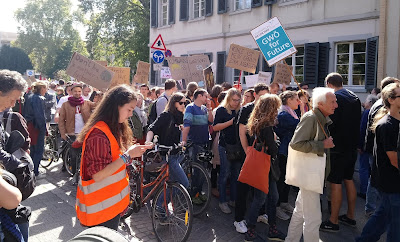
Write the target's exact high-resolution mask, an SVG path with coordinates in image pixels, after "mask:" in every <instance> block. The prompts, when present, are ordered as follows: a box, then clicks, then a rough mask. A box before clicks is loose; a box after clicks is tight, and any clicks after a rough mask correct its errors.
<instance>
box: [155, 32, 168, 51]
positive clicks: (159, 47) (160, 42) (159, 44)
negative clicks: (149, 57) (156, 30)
mask: <svg viewBox="0 0 400 242" xmlns="http://www.w3.org/2000/svg"><path fill="white" fill-rule="evenodd" d="M151 48H152V49H156V50H162V51H166V50H167V48H165V44H164V40H163V39H162V37H161V34H159V35H158V37H157V39H156V41H154V43H153V45H152V46H151Z"/></svg>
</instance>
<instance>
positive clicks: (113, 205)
mask: <svg viewBox="0 0 400 242" xmlns="http://www.w3.org/2000/svg"><path fill="white" fill-rule="evenodd" d="M136 102H137V96H136V94H135V93H134V91H133V90H132V89H131V88H130V87H129V86H127V85H120V86H116V87H114V88H112V89H111V90H109V91H108V92H107V93H106V94H105V97H104V98H103V99H102V101H101V102H100V103H99V104H98V107H97V108H96V109H95V110H94V113H93V114H92V115H91V117H90V119H89V120H88V122H87V123H86V124H85V126H84V128H83V129H82V131H81V133H80V134H79V136H78V141H79V142H83V146H82V159H81V169H80V180H79V183H78V189H77V194H76V206H75V209H76V213H77V217H78V219H79V221H80V223H81V224H82V225H83V226H87V227H93V226H104V227H108V228H111V229H115V230H117V229H118V224H119V220H120V216H121V213H123V212H124V211H125V209H126V208H127V207H128V204H129V177H128V175H127V173H126V169H125V168H126V166H127V165H130V164H131V163H132V158H134V157H140V156H142V154H143V153H144V152H145V151H146V150H147V149H149V148H152V144H151V143H147V144H146V145H136V144H135V145H132V146H131V144H132V140H133V136H132V131H131V129H130V128H129V126H128V123H127V120H128V118H129V117H131V116H132V112H133V110H134V109H135V107H136Z"/></svg>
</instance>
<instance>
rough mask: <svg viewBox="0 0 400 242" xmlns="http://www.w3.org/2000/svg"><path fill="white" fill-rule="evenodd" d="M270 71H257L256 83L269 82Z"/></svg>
mask: <svg viewBox="0 0 400 242" xmlns="http://www.w3.org/2000/svg"><path fill="white" fill-rule="evenodd" d="M271 77H272V72H263V71H260V72H258V83H264V84H266V85H269V84H271Z"/></svg>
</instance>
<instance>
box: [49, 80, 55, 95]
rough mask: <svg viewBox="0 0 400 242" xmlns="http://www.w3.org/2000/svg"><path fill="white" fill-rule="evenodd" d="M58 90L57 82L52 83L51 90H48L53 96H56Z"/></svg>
mask: <svg viewBox="0 0 400 242" xmlns="http://www.w3.org/2000/svg"><path fill="white" fill-rule="evenodd" d="M56 89H57V85H56V83H55V82H50V84H49V90H47V93H48V94H51V95H56Z"/></svg>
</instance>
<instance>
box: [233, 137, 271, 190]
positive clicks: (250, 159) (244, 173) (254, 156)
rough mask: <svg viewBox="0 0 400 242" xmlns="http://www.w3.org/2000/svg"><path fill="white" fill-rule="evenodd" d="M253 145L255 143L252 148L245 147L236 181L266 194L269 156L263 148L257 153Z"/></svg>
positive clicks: (269, 163)
mask: <svg viewBox="0 0 400 242" xmlns="http://www.w3.org/2000/svg"><path fill="white" fill-rule="evenodd" d="M255 144H256V141H254V143H253V145H252V146H249V147H247V154H246V160H245V161H244V163H243V166H242V169H241V170H240V174H239V178H238V181H240V182H242V183H246V184H248V185H250V186H252V187H254V188H257V189H258V190H261V191H263V192H264V193H265V194H268V188H269V182H268V181H269V179H268V178H269V169H270V168H271V156H270V155H268V154H266V153H265V152H264V147H263V148H262V150H261V151H257V150H256V149H255V148H254V146H255Z"/></svg>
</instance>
